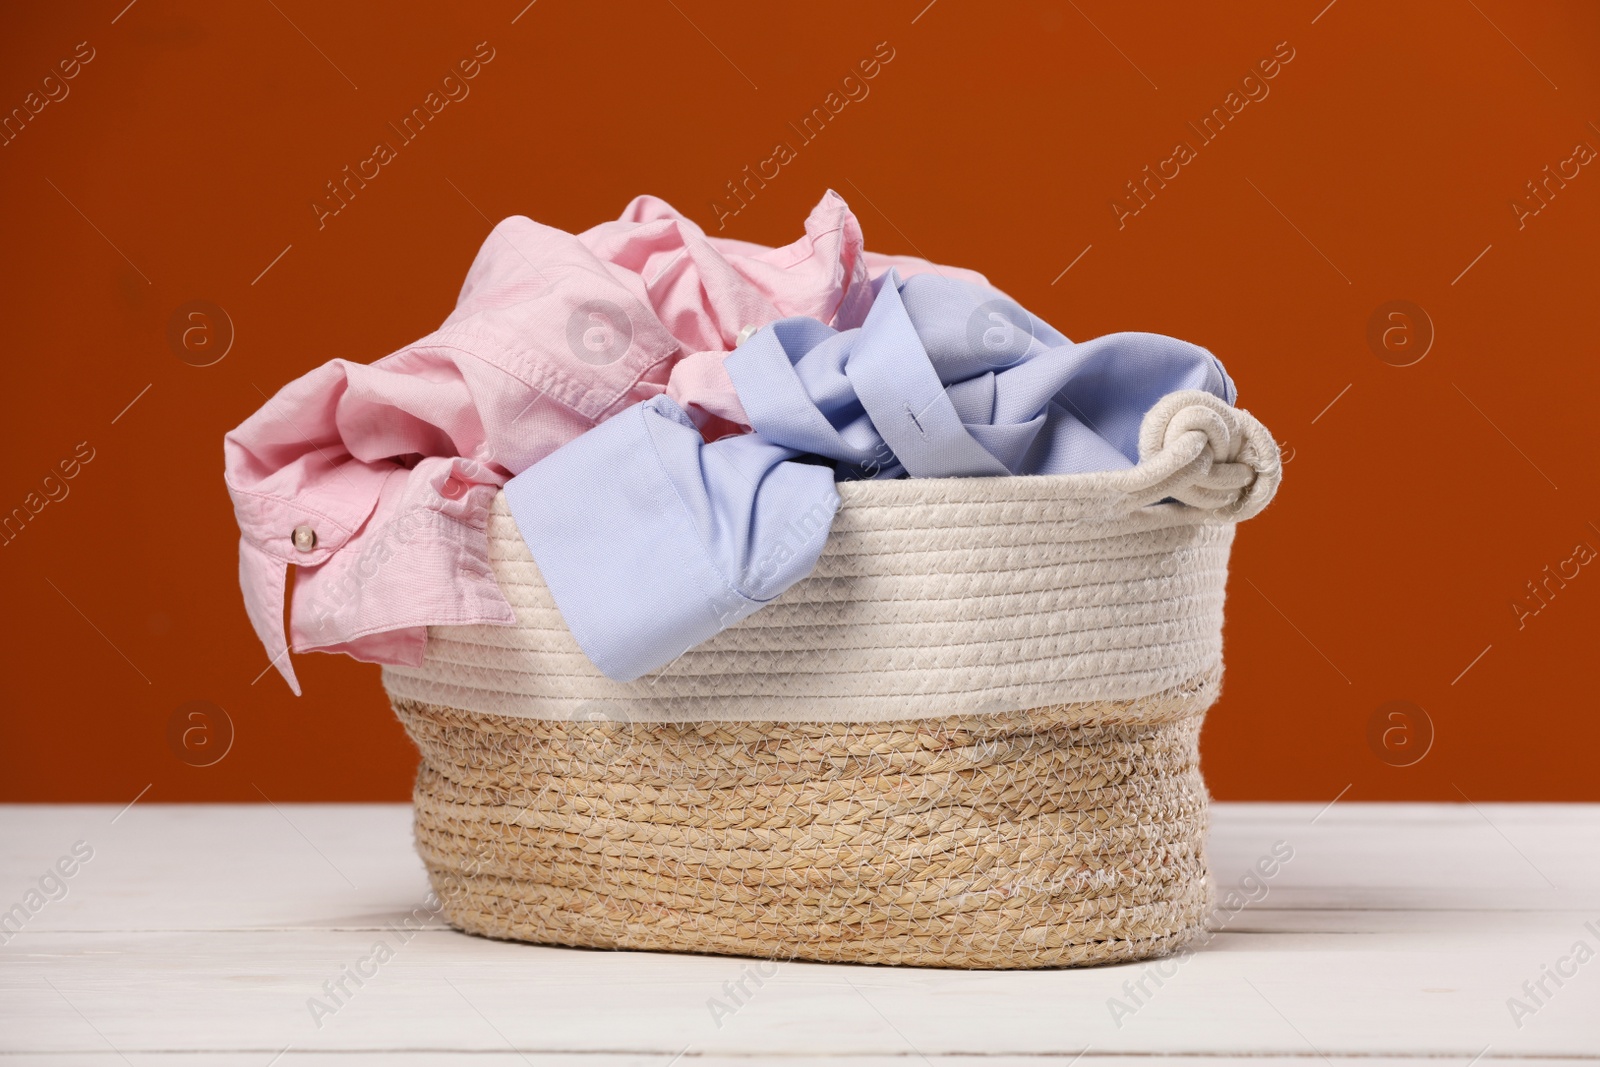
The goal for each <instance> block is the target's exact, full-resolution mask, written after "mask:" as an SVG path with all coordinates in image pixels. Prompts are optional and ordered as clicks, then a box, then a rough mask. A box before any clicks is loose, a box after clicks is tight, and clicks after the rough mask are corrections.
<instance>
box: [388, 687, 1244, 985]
mask: <svg viewBox="0 0 1600 1067" xmlns="http://www.w3.org/2000/svg"><path fill="white" fill-rule="evenodd" d="M1216 692H1217V678H1216V676H1209V677H1207V678H1204V679H1198V680H1196V682H1195V683H1194V684H1192V685H1189V686H1185V687H1183V688H1181V689H1179V690H1175V691H1172V692H1169V693H1165V694H1161V695H1159V696H1156V697H1147V698H1143V699H1140V700H1131V701H1107V702H1103V703H1092V704H1091V703H1084V704H1065V705H1057V706H1055V707H1048V708H1037V709H1033V710H1029V711H1020V712H1010V713H1000V714H986V715H972V716H954V717H949V718H942V719H924V720H910V721H903V722H879V723H773V722H756V723H739V722H713V723H694V724H679V723H637V722H635V723H617V722H605V721H576V722H575V721H556V720H547V719H533V718H521V717H511V716H498V715H481V714H475V713H471V712H466V711H460V710H457V709H453V708H446V707H439V706H435V705H429V704H421V703H417V702H413V701H407V700H396V701H394V708H395V712H396V713H397V714H398V715H399V717H400V719H401V721H402V722H403V723H404V724H405V726H406V729H407V730H408V731H409V732H410V734H411V736H412V738H413V739H414V740H415V741H416V743H417V745H418V747H419V748H420V749H421V751H422V756H423V764H422V768H421V770H420V772H419V774H418V777H417V785H416V797H415V799H416V834H417V847H418V850H419V851H420V853H421V854H422V857H423V860H424V861H425V862H426V864H427V867H428V871H429V874H430V877H431V879H432V882H433V887H434V891H435V893H436V894H437V895H438V897H439V900H440V902H441V904H442V905H443V913H444V915H445V917H446V918H447V919H448V920H449V922H451V923H452V924H453V925H455V926H457V927H459V928H461V929H463V930H466V931H468V932H470V933H475V934H483V935H487V936H490V937H498V938H511V939H516V940H522V941H535V942H540V943H544V944H557V945H579V946H589V947H595V948H628V949H661V950H671V951H679V952H709V953H726V954H732V955H741V956H752V957H762V958H769V959H808V960H822V961H851V962H865V963H885V964H911V965H918V966H935V967H974V968H1016V967H1047V966H1063V965H1077V964H1092V963H1103V962H1107V961H1114V960H1133V959H1141V958H1146V957H1150V956H1157V955H1163V954H1166V953H1169V952H1172V951H1175V950H1177V949H1178V948H1180V947H1182V946H1183V945H1184V944H1185V943H1186V942H1187V941H1188V940H1189V939H1190V938H1191V937H1193V936H1194V935H1196V934H1198V933H1199V932H1200V931H1201V929H1202V928H1203V924H1204V920H1205V916H1206V914H1207V912H1208V911H1209V909H1210V904H1211V897H1210V887H1209V883H1208V880H1207V877H1206V866H1205V854H1204V839H1205V831H1206V793H1205V786H1204V783H1203V782H1202V780H1201V778H1200V773H1199V764H1198V743H1199V730H1200V722H1201V718H1202V716H1203V715H1204V712H1205V709H1206V708H1207V707H1208V706H1209V705H1210V704H1211V703H1212V701H1213V700H1214V699H1215V697H1216Z"/></svg>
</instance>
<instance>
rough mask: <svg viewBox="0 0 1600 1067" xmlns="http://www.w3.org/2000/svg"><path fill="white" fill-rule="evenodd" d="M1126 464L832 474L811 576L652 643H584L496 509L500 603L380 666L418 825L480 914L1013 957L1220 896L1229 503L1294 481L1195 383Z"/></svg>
mask: <svg viewBox="0 0 1600 1067" xmlns="http://www.w3.org/2000/svg"><path fill="white" fill-rule="evenodd" d="M1140 454H1141V457H1142V459H1141V462H1140V463H1139V464H1138V466H1136V467H1134V468H1132V469H1131V470H1124V471H1116V472H1107V473H1096V474H1077V475H1051V476H1033V477H1029V476H1020V477H1009V478H948V479H931V478H930V479H901V480H885V481H858V482H846V483H842V484H840V485H839V494H840V497H841V500H842V502H841V505H840V507H839V510H838V514H837V517H836V519H835V521H834V524H833V528H832V531H831V534H830V536H829V538H828V542H827V545H826V548H825V549H824V551H823V553H822V556H821V559H820V560H819V561H818V564H817V566H816V569H815V571H814V572H813V573H812V574H811V576H810V577H808V578H806V579H804V580H803V581H801V582H799V583H798V584H796V585H794V586H793V587H791V588H790V589H789V590H788V591H787V592H786V593H784V594H783V595H782V596H781V597H779V598H778V599H776V600H775V601H774V602H772V603H771V604H770V605H768V606H767V607H765V608H763V609H762V610H761V611H759V612H757V613H755V614H754V615H752V616H750V617H749V618H747V619H745V620H743V621H742V622H740V623H738V624H737V625H735V626H733V627H731V628H729V629H727V630H725V631H723V632H722V633H721V634H719V635H717V636H716V637H715V638H713V639H712V640H710V641H707V642H706V643H704V644H701V645H699V646H697V647H695V648H693V649H691V650H689V651H687V652H685V653H684V654H683V655H682V656H681V657H679V658H678V659H677V660H675V661H674V662H672V663H671V664H669V665H668V666H666V667H664V668H662V669H661V670H659V671H657V672H656V673H654V674H652V675H649V676H646V677H644V678H641V679H639V680H637V681H634V682H629V683H620V682H614V681H611V680H609V679H607V678H605V677H604V676H603V675H601V674H600V673H599V672H598V671H597V670H596V669H595V668H594V667H593V666H592V665H591V664H590V663H589V661H588V660H587V659H586V658H585V656H584V654H583V652H582V651H581V650H580V649H579V647H578V645H577V643H576V642H575V640H574V639H573V637H572V636H571V634H570V633H569V632H568V629H567V627H566V625H565V624H564V623H563V621H562V618H561V615H560V614H559V612H558V611H557V608H556V605H555V602H554V601H553V600H552V598H551V595H550V592H549V591H548V589H547V588H546V587H545V585H544V584H543V582H542V581H541V579H540V576H539V571H538V569H537V567H536V566H535V564H534V562H533V559H532V558H531V557H530V556H529V554H528V550H527V548H526V547H525V545H524V544H523V541H522V539H521V537H520V536H519V534H518V532H517V528H516V525H515V523H514V522H513V521H512V518H511V515H510V513H509V511H508V510H507V509H506V507H505V504H504V501H503V499H500V500H497V502H496V503H495V505H494V508H493V510H492V513H491V517H490V520H489V546H490V550H489V556H490V563H491V566H492V568H493V570H494V574H495V577H496V578H497V580H498V581H499V584H500V586H501V588H502V589H503V590H504V592H505V594H506V597H507V598H508V599H509V601H510V602H511V604H512V606H513V608H514V609H515V611H516V616H517V623H516V625H514V626H509V627H505V626H487V625H484V626H440V627H434V628H432V629H431V630H430V634H429V641H428V645H427V653H426V657H425V659H424V661H423V663H422V664H421V665H420V666H418V667H414V668H409V667H407V668H402V667H388V668H385V670H384V683H385V686H386V688H387V689H388V692H389V696H390V699H391V701H392V703H393V706H394V709H395V712H396V714H397V715H398V716H399V718H400V720H401V722H403V723H404V724H405V727H406V729H407V730H408V731H409V732H410V735H411V737H412V738H413V739H414V740H415V742H416V744H417V747H418V748H419V749H420V750H421V753H422V765H421V769H420V771H419V773H418V776H417V784H416V793H415V801H416V838H417V847H418V850H419V851H420V853H421V855H422V858H423V860H424V861H425V863H426V865H427V868H428V872H429V875H430V877H431V880H432V883H433V887H434V890H435V892H436V894H437V896H438V898H439V900H440V901H441V903H442V907H443V914H444V916H445V917H446V918H447V919H448V920H449V921H450V922H451V923H452V924H453V925H455V926H457V927H459V928H461V929H463V930H466V931H469V932H472V933H477V934H484V935H488V936H491V937H499V938H514V939H518V940H523V941H535V942H541V943H545V944H557V945H584V946H592V947H603V948H631V949H665V950H673V951H684V952H710V953H726V954H736V955H743V956H753V957H766V958H782V959H794V958H799V959H810V960H827V961H857V962H870V963H886V964H914V965H923V966H942V967H981V968H1011V967H1040V966H1060V965H1072V964H1090V963H1100V962H1104V961H1109V960H1129V959H1139V958H1143V957H1149V956H1156V955H1161V954H1165V953H1168V952H1172V951H1174V950H1176V949H1178V948H1180V947H1182V946H1183V945H1184V944H1185V943H1186V942H1187V941H1188V940H1189V939H1190V938H1191V937H1192V936H1194V935H1195V934H1197V933H1198V932H1200V931H1201V930H1202V929H1203V928H1204V923H1205V917H1206V915H1207V913H1208V911H1209V910H1210V907H1211V900H1212V895H1211V889H1210V885H1209V882H1208V878H1207V872H1206V861H1205V833H1206V828H1207V796H1206V790H1205V785H1204V782H1203V781H1202V779H1201V776H1200V768H1199V762H1198V757H1199V748H1198V743H1199V734H1200V725H1201V719H1202V717H1203V715H1204V713H1205V711H1206V709H1207V708H1208V707H1210V705H1211V704H1212V702H1213V701H1215V700H1216V698H1217V694H1218V691H1219V688H1220V683H1221V674H1222V617H1223V616H1222V609H1223V594H1224V586H1225V582H1226V577H1227V565H1228V552H1229V548H1230V546H1231V544H1232V541H1233V531H1234V524H1235V523H1236V522H1237V521H1239V520H1241V519H1244V518H1248V517H1249V516H1251V515H1253V514H1255V513H1256V512H1258V511H1259V510H1260V509H1261V508H1262V507H1264V506H1265V505H1266V503H1267V502H1268V501H1269V500H1270V499H1271V497H1272V494H1273V492H1274V491H1275V490H1276V487H1277V484H1278V480H1279V476H1280V465H1279V457H1278V450H1277V447H1276V445H1275V444H1274V443H1273V440H1272V438H1271V436H1270V435H1269V434H1268V433H1267V431H1266V430H1265V429H1264V428H1263V427H1262V425H1261V424H1260V423H1259V422H1258V421H1257V420H1256V419H1254V418H1253V417H1252V416H1250V415H1249V414H1248V413H1246V412H1244V411H1239V410H1236V409H1234V408H1231V407H1228V406H1227V405H1226V404H1224V403H1223V402H1221V401H1219V400H1217V399H1216V398H1214V397H1212V396H1210V395H1209V394H1205V393H1199V392H1183V393H1175V394H1172V395H1171V396H1168V397H1167V398H1165V399H1164V400H1163V401H1162V402H1161V403H1160V404H1158V405H1157V406H1156V407H1155V408H1154V409H1153V410H1152V411H1151V412H1149V414H1148V415H1147V416H1146V418H1145V420H1144V423H1143V430H1142V434H1141V440H1140Z"/></svg>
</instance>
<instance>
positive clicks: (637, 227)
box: [223, 191, 983, 693]
mask: <svg viewBox="0 0 1600 1067" xmlns="http://www.w3.org/2000/svg"><path fill="white" fill-rule="evenodd" d="M891 266H893V267H898V268H899V269H900V270H901V271H902V273H905V272H907V271H912V272H924V271H938V272H941V273H944V274H947V275H949V276H951V277H962V278H967V279H971V280H975V281H977V282H979V283H981V282H982V281H983V279H982V277H981V276H980V275H976V274H973V273H972V272H970V271H961V270H957V269H955V268H950V267H938V266H935V265H934V264H931V263H927V262H925V261H922V260H915V259H907V258H900V257H881V256H875V255H872V254H870V253H867V252H866V251H865V249H864V247H863V240H862V235H861V227H860V225H859V223H858V222H857V220H856V218H855V216H854V215H853V214H852V213H851V212H850V209H849V207H848V206H847V205H846V204H845V202H844V200H842V199H841V198H840V197H839V196H838V195H837V194H835V193H833V192H831V191H830V192H829V193H828V194H827V195H826V196H824V197H823V198H822V200H821V202H820V203H819V204H818V205H817V207H816V208H815V209H814V210H813V211H812V212H811V214H810V216H809V217H808V218H807V219H806V224H805V234H804V236H802V237H801V238H799V239H798V240H796V241H795V242H794V243H792V244H789V245H786V246H784V247H782V248H767V247H764V246H761V245H756V244H751V243H748V242H743V241H733V240H728V239H724V238H715V237H708V236H706V235H705V233H704V232H703V231H702V230H701V229H700V228H699V227H698V226H696V225H695V224H694V223H693V222H691V221H689V220H688V219H687V218H685V217H684V216H682V215H680V214H679V213H678V212H676V211H675V210H673V209H672V208H671V207H670V206H669V205H668V204H666V203H665V202H663V201H661V200H658V199H656V198H655V197H649V196H642V197H639V198H638V199H636V200H634V201H633V203H632V204H630V205H629V206H628V208H627V210H626V211H624V212H623V214H622V216H621V217H620V218H619V219H617V220H616V221H614V222H607V223H603V224H601V225H599V226H596V227H594V228H593V229H590V230H587V231H585V232H583V233H580V234H576V235H574V234H568V233H565V232H563V231H561V230H557V229H553V228H551V227H548V226H542V225H540V224H538V223H536V222H533V221H531V220H530V219H527V218H523V217H520V216H519V217H514V218H509V219H506V220H504V221H503V222H501V223H500V224H499V225H497V226H496V227H495V228H494V230H493V232H492V233H491V234H490V235H489V237H488V239H487V240H486V241H485V242H484V244H483V247H482V248H481V249H480V250H479V252H478V255H477V258H476V259H475V260H474V262H473V264H472V268H471V270H470V271H469V272H468V275H467V279H466V282H465V284H464V285H463V286H462V289H461V293H460V296H459V298H458V300H457V302H456V307H455V310H454V311H453V312H452V313H451V314H450V316H449V317H448V318H447V319H446V320H445V322H444V324H443V325H442V326H441V327H440V328H439V329H438V330H437V331H435V332H433V333H431V334H429V335H428V336H426V337H424V338H422V339H421V340H419V341H417V342H415V343H414V344H411V345H407V346H406V347H405V348H403V349H401V350H400V351H398V352H395V353H393V354H391V355H389V356H386V357H384V358H383V359H380V360H378V361H377V362H375V363H372V364H361V363H353V362H350V361H348V360H344V359H335V360H332V361H331V362H328V363H326V364H324V365H322V366H320V367H318V368H316V369H315V370H312V371H311V372H309V373H307V374H306V375H304V376H302V377H300V378H298V379H296V380H295V381H293V382H290V383H289V384H288V385H286V386H284V387H283V388H282V389H281V390H279V391H278V393H277V394H276V395H275V396H273V397H272V398H271V399H269V400H268V401H267V402H266V403H265V404H264V405H263V406H262V407H261V409H260V410H259V411H257V412H256V413H255V414H254V415H252V416H251V417H250V418H248V419H246V420H245V421H244V422H243V423H242V424H241V425H240V426H239V427H238V428H237V429H235V430H233V431H232V432H231V433H229V434H228V435H227V436H226V438H225V440H224V446H223V450H224V461H225V477H226V481H227V486H228V491H229V494H230V495H231V497H232V499H233V505H234V513H235V516H236V518H237V519H238V523H239V529H240V533H241V539H240V543H239V583H240V587H241V589H242V591H243V593H244V600H245V607H246V610H247V611H248V613H249V616H250V620H251V623H252V624H253V625H254V627H255V631H256V633H257V635H258V636H259V637H260V639H261V642H262V644H263V645H264V646H265V647H266V650H267V654H268V655H269V656H270V657H271V662H272V664H273V665H275V666H276V667H277V668H278V670H279V671H280V672H281V673H282V675H283V677H284V678H285V680H287V681H288V683H289V686H290V688H291V689H293V690H294V692H296V693H299V692H300V685H299V681H298V680H297V678H296V677H295V672H294V668H293V666H292V664H291V663H290V657H289V650H290V648H291V647H292V648H293V649H294V651H296V652H308V651H323V652H344V653H347V654H349V655H351V656H354V657H355V658H357V659H361V660H366V661H369V662H375V663H391V664H405V665H412V666H414V665H416V664H418V663H420V662H421V660H422V654H423V649H424V645H425V642H426V639H427V630H426V628H427V627H428V626H430V625H444V624H469V623H496V624H503V625H509V624H511V623H513V622H514V621H515V616H514V615H513V613H512V611H511V608H510V606H509V605H508V604H507V603H506V600H505V597H504V596H503V595H502V594H501V592H500V590H499V588H498V587H497V586H496V584H495V582H494V578H493V576H492V574H491V573H490V571H489V566H488V560H487V557H488V545H487V538H486V533H485V529H486V522H487V515H488V508H489V505H490V503H491V501H492V500H493V497H494V494H495V492H496V491H497V490H498V489H499V487H500V486H501V485H503V484H504V483H505V482H506V481H507V480H508V479H509V478H510V477H511V476H513V475H515V474H517V473H519V472H521V471H523V470H525V469H527V468H528V467H530V466H531V465H533V464H534V463H536V462H537V461H539V460H540V459H542V458H544V457H545V456H547V455H549V454H550V453H551V452H553V451H554V450H555V449H556V448H557V447H558V446H560V445H562V444H563V443H565V442H567V441H570V440H572V439H573V438H576V437H577V436H579V435H580V434H582V433H584V432H585V431H587V430H589V429H591V428H592V427H594V426H596V425H598V424H601V423H603V422H604V421H605V420H606V419H608V418H609V417H611V416H612V415H614V414H616V413H617V412H619V411H624V410H627V409H629V408H631V407H632V406H634V405H636V404H638V403H640V402H641V401H644V400H647V399H650V398H651V397H656V396H660V395H662V394H663V393H665V394H667V395H670V396H672V397H673V398H674V400H675V402H676V403H677V405H678V406H679V407H680V409H681V410H684V411H686V412H689V413H691V414H692V418H693V421H694V423H695V425H696V426H697V427H698V428H699V429H700V431H701V432H702V433H704V434H706V435H708V436H720V435H722V434H725V433H734V432H740V431H742V430H743V429H745V428H746V427H745V426H744V425H742V424H740V423H738V422H737V420H736V419H735V420H731V421H730V420H729V419H728V418H727V416H728V415H730V414H731V415H735V416H737V415H738V414H739V413H740V411H741V409H740V407H739V404H738V400H737V397H736V395H735V393H734V389H733V386H732V384H731V382H730V381H729V380H728V378H727V375H726V373H725V372H724V371H723V369H722V367H721V358H722V356H723V355H724V354H725V353H726V352H727V351H728V350H729V349H732V348H733V347H734V344H735V341H736V340H737V338H738V335H739V332H740V331H741V330H742V329H743V328H744V327H746V326H762V325H765V324H767V323H770V322H773V321H775V320H777V319H782V318H785V317H789V316H794V315H803V316H807V317H809V318H813V319H817V320H819V321H823V322H831V323H834V324H835V325H838V326H841V327H849V326H855V325H859V324H860V322H861V321H862V319H863V318H864V316H865V315H866V313H867V310H868V308H869V307H870V304H871V299H872V290H871V278H872V277H873V276H874V275H875V274H878V275H881V274H882V272H883V271H885V270H887V269H889V268H890V267H891ZM691 354H700V355H699V358H697V359H696V360H695V361H694V362H693V363H692V364H690V365H689V366H688V367H687V368H686V369H685V371H684V372H683V373H681V374H680V373H678V372H677V368H678V367H679V366H680V365H681V364H682V363H683V362H684V359H685V357H686V356H689V355H691ZM300 528H305V529H308V530H309V531H310V533H311V535H312V537H314V544H311V545H309V547H306V548H304V550H302V549H301V548H297V547H296V544H295V540H294V532H295V531H296V530H297V529H300ZM308 540H310V539H309V538H304V537H303V538H302V544H305V542H306V541H308ZM290 565H294V566H296V567H298V568H299V569H298V571H297V573H296V575H295V583H294V593H293V602H292V604H291V605H289V613H288V614H289V620H288V630H287V633H286V632H285V625H284V608H285V593H286V590H285V587H286V582H287V575H288V568H289V566H290Z"/></svg>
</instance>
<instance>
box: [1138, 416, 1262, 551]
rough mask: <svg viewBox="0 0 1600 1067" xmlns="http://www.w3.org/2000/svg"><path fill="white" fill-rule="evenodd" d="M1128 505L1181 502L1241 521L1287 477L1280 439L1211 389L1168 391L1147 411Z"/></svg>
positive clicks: (1253, 511) (1141, 431) (1250, 514)
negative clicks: (1284, 476)
mask: <svg viewBox="0 0 1600 1067" xmlns="http://www.w3.org/2000/svg"><path fill="white" fill-rule="evenodd" d="M1126 477H1127V479H1128V481H1127V482H1126V483H1125V485H1124V493H1125V494H1126V499H1127V503H1128V504H1129V506H1130V507H1133V508H1141V507H1146V506H1148V505H1150V504H1154V503H1157V502H1158V501H1162V500H1168V499H1172V500H1178V501H1181V502H1182V503H1185V504H1188V505H1190V506H1191V507H1196V508H1202V509H1205V510H1208V511H1212V512H1215V513H1216V514H1217V517H1218V518H1220V519H1223V520H1225V521H1229V522H1240V521H1243V520H1244V519H1248V518H1250V517H1251V516H1253V515H1255V514H1256V513H1258V512H1259V511H1260V510H1261V509H1262V508H1264V507H1266V506H1267V504H1268V503H1270V502H1271V500H1272V497H1273V494H1275V493H1276V492H1277V491H1278V483H1279V482H1280V481H1282V479H1283V461H1282V458H1281V457H1280V455H1279V453H1278V443H1277V442H1276V441H1274V440H1273V439H1272V434H1271V433H1269V432H1268V431H1267V428H1266V427H1265V426H1263V425H1262V424H1261V422H1260V420H1259V419H1257V418H1256V417H1255V416H1254V415H1252V414H1250V413H1249V412H1248V411H1244V410H1242V409H1240V408H1235V407H1231V406H1230V405H1228V404H1227V403H1226V402H1224V401H1222V400H1220V399H1218V398H1217V397H1216V396H1213V395H1212V394H1211V393H1206V392H1201V391H1200V390H1197V389H1186V390H1182V391H1180V392H1176V393H1168V394H1167V395H1166V396H1164V397H1162V398H1161V400H1160V401H1159V402H1157V403H1156V405H1155V406H1154V407H1153V408H1151V409H1150V410H1149V411H1148V412H1146V413H1145V417H1144V422H1143V424H1142V425H1141V427H1140V430H1139V465H1138V466H1136V467H1134V468H1133V469H1132V470H1130V471H1127V472H1126Z"/></svg>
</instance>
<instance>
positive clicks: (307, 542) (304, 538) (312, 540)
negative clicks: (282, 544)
mask: <svg viewBox="0 0 1600 1067" xmlns="http://www.w3.org/2000/svg"><path fill="white" fill-rule="evenodd" d="M289 540H291V541H293V542H294V547H295V548H296V549H298V550H299V551H301V552H310V551H311V550H312V549H313V548H316V547H317V531H315V530H313V529H312V528H311V527H309V526H296V527H295V528H294V533H292V534H290V535H289Z"/></svg>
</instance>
